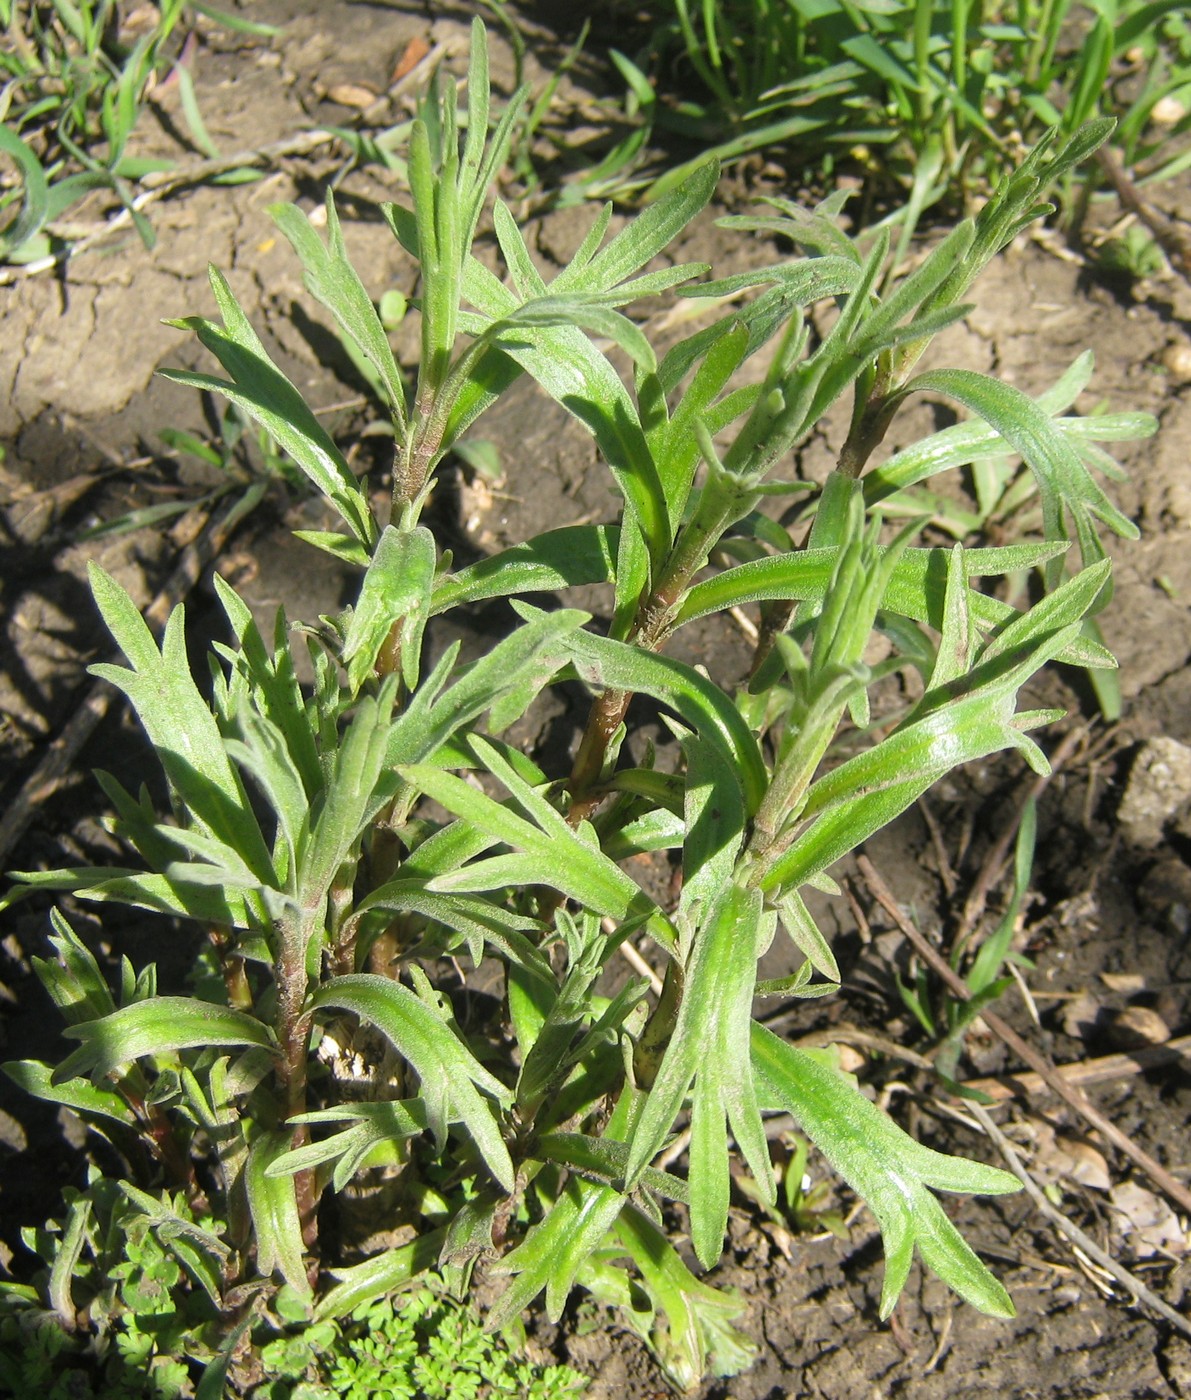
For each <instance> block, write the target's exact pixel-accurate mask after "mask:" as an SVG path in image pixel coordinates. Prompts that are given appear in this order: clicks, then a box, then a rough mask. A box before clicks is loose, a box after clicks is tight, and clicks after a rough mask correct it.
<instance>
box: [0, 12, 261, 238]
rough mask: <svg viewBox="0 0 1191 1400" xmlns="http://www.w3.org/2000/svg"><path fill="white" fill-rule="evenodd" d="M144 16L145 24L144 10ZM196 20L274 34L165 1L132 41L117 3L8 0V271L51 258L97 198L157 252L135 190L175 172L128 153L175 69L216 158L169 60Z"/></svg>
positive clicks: (3, 60) (0, 48) (188, 88)
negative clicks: (79, 213)
mask: <svg viewBox="0 0 1191 1400" xmlns="http://www.w3.org/2000/svg"><path fill="white" fill-rule="evenodd" d="M137 13H138V16H140V17H141V18H142V19H143V18H144V13H145V7H142V9H141V10H138V12H137ZM193 14H204V15H208V16H210V17H211V18H213V19H216V20H217V21H218V22H219V23H220V24H223V25H226V26H228V27H229V28H234V29H245V30H250V31H252V32H254V33H262V34H263V33H269V34H271V33H274V32H275V31H274V30H273V29H271V28H269V27H268V26H263V25H256V24H252V23H250V22H249V21H247V20H244V19H242V18H240V17H239V16H237V15H232V14H225V13H223V12H222V11H219V10H216V9H214V8H212V7H211V6H209V5H206V4H201V3H197V0H158V4H157V5H156V15H155V17H154V18H153V20H152V23H151V24H150V25H149V26H148V28H146V29H144V30H143V32H141V33H140V35H139V37H137V38H135V39H133V37H132V35H131V34H126V33H125V29H124V26H123V25H122V19H123V16H122V15H121V11H120V6H119V5H118V4H117V3H116V0H0V26H2V28H3V36H4V41H3V43H2V44H0V79H2V80H3V86H2V87H0V154H2V155H4V156H7V157H8V159H9V160H10V161H11V162H12V163H13V164H14V166H15V170H16V175H17V177H18V178H17V182H16V184H15V186H14V187H12V188H9V189H7V190H6V191H5V192H4V193H3V194H2V195H0V219H3V218H4V214H5V211H6V209H12V208H13V207H14V206H15V205H17V204H18V202H19V209H18V210H17V212H16V213H15V214H13V215H12V217H11V218H9V219H7V221H6V222H4V224H3V226H0V262H3V261H8V262H31V261H33V260H35V259H38V258H41V257H44V256H45V255H46V253H48V252H49V251H50V250H51V248H52V246H53V231H54V230H55V229H57V228H58V227H59V225H60V223H61V221H63V220H64V219H65V216H66V215H67V214H68V212H69V211H70V209H71V208H72V207H73V206H74V205H76V204H77V203H78V202H79V200H81V199H82V198H83V197H84V196H85V195H87V194H88V193H90V192H91V191H92V190H96V189H106V190H110V191H111V192H112V193H113V194H114V195H115V196H116V197H117V198H118V199H119V200H120V202H121V203H122V204H123V206H124V208H125V209H126V210H127V211H128V213H129V215H130V216H131V219H132V222H133V224H134V226H135V227H136V229H137V231H138V233H139V234H140V236H141V238H142V240H143V241H144V243H145V246H146V247H152V246H153V239H154V235H153V229H152V226H151V225H150V223H149V221H148V219H147V218H146V216H145V215H144V214H143V213H142V212H141V211H140V209H139V208H138V207H137V203H136V199H135V196H134V192H133V185H134V182H135V181H136V180H138V179H139V178H140V177H141V176H143V175H145V174H148V173H149V172H150V171H159V170H163V169H169V164H168V162H166V163H162V162H160V161H151V160H145V159H141V158H139V157H133V156H130V155H129V154H128V151H127V148H128V142H129V138H130V137H131V136H132V132H133V128H134V127H135V126H136V123H137V120H138V118H139V116H140V113H141V110H142V108H143V106H144V102H145V99H146V96H147V93H148V92H149V90H150V88H151V86H152V84H153V83H154V82H156V81H157V79H158V78H159V77H160V76H161V74H162V73H163V72H164V70H165V69H166V68H167V67H168V66H170V65H171V64H173V72H174V74H175V76H176V78H177V81H178V83H179V85H180V88H181V93H182V101H183V110H184V114H185V117H186V121H187V123H188V124H189V126H190V128H191V131H192V132H193V133H194V136H195V140H196V142H197V143H198V144H199V145H200V146H202V147H203V148H204V149H206V150H208V153H210V138H209V137H208V136H207V134H206V131H205V129H204V127H203V124H202V119H201V116H200V115H199V111H198V105H197V103H196V102H195V98H194V89H193V85H192V82H191V78H190V74H189V72H188V71H187V69H186V67H185V65H184V64H183V63H181V62H177V63H175V62H174V60H173V59H171V58H170V57H168V53H169V52H170V41H171V38H173V37H174V35H175V31H179V32H180V28H181V26H183V24H184V21H185V20H186V19H187V18H188V16H190V15H193ZM241 174H243V172H230V178H238V177H239V176H240V175H241ZM247 174H248V175H249V176H250V177H251V178H256V175H255V173H252V172H247Z"/></svg>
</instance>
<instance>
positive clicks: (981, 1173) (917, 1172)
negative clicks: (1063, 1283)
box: [751, 1022, 1020, 1317]
mask: <svg viewBox="0 0 1191 1400" xmlns="http://www.w3.org/2000/svg"><path fill="white" fill-rule="evenodd" d="M751 1053H752V1061H753V1069H754V1072H755V1074H756V1082H757V1089H758V1093H759V1094H760V1095H761V1099H762V1102H763V1103H764V1105H765V1106H766V1107H767V1108H774V1109H779V1108H780V1109H782V1110H784V1111H786V1112H788V1113H791V1114H792V1115H793V1116H794V1118H795V1119H796V1120H797V1122H798V1124H799V1126H800V1127H801V1128H802V1130H803V1131H804V1132H805V1133H806V1134H807V1136H808V1137H809V1138H810V1139H811V1140H812V1142H814V1144H815V1146H816V1147H818V1149H819V1151H820V1152H822V1153H823V1155H824V1157H826V1158H827V1160H828V1162H830V1163H831V1166H832V1167H833V1168H834V1170H835V1171H837V1172H838V1173H839V1174H840V1176H842V1177H843V1179H844V1180H845V1181H846V1182H847V1183H848V1185H849V1186H851V1187H852V1189H853V1190H854V1191H855V1192H856V1193H857V1194H858V1195H859V1196H860V1197H861V1198H862V1199H863V1200H864V1201H865V1203H866V1204H867V1205H868V1207H869V1209H870V1210H871V1211H872V1212H873V1214H874V1215H875V1216H876V1218H877V1224H878V1225H879V1226H880V1228H881V1236H882V1239H883V1241H884V1245H885V1282H884V1286H883V1288H882V1290H881V1316H882V1317H888V1316H889V1314H890V1313H891V1312H892V1311H893V1307H894V1304H895V1303H896V1302H897V1299H898V1296H899V1295H900V1293H901V1290H902V1288H903V1286H904V1285H905V1281H906V1277H907V1276H908V1274H909V1270H910V1263H911V1260H912V1257H913V1252H914V1247H915V1245H917V1247H918V1249H919V1250H920V1252H921V1253H922V1257H923V1260H924V1262H925V1263H926V1264H927V1265H928V1266H929V1267H930V1268H932V1269H934V1271H935V1272H936V1273H937V1274H938V1275H939V1277H940V1278H941V1279H943V1281H944V1282H945V1283H947V1284H949V1285H950V1286H951V1287H952V1288H953V1289H955V1291H956V1292H957V1293H958V1294H959V1295H960V1297H962V1298H964V1299H966V1300H967V1301H968V1302H970V1303H972V1304H973V1305H974V1306H975V1307H978V1308H979V1309H980V1310H981V1311H982V1312H986V1313H990V1314H992V1315H993V1316H994V1317H1013V1316H1014V1315H1015V1310H1014V1307H1013V1303H1012V1301H1011V1299H1010V1298H1009V1295H1008V1294H1007V1293H1006V1292H1005V1290H1004V1288H1002V1287H1001V1285H1000V1284H999V1283H998V1282H997V1281H996V1279H995V1278H994V1277H993V1276H992V1274H991V1273H989V1271H988V1269H987V1268H986V1267H985V1266H984V1265H983V1264H982V1263H981V1262H980V1260H979V1259H978V1258H977V1256H976V1255H975V1253H974V1252H973V1251H972V1250H971V1248H970V1247H969V1246H968V1245H967V1244H966V1243H965V1242H964V1240H963V1238H962V1237H961V1236H960V1234H959V1232H958V1231H957V1230H956V1228H955V1226H954V1225H952V1224H951V1222H950V1220H948V1219H947V1217H946V1215H944V1213H943V1210H942V1208H941V1207H940V1206H939V1203H938V1202H937V1201H936V1200H935V1199H934V1197H933V1196H932V1195H931V1194H930V1190H928V1189H927V1188H931V1189H933V1190H936V1191H965V1192H969V1191H978V1192H982V1193H987V1194H994V1195H1002V1194H1005V1193H1008V1192H1012V1191H1017V1190H1020V1183H1019V1182H1018V1180H1017V1178H1016V1177H1015V1176H1012V1175H1010V1173H1009V1172H1004V1171H1000V1170H999V1169H998V1168H996V1167H986V1166H983V1165H982V1164H981V1163H978V1162H970V1161H966V1160H964V1159H963V1158H959V1157H949V1156H947V1155H946V1154H944V1153H941V1152H934V1151H932V1150H931V1149H930V1148H927V1147H922V1146H921V1145H920V1144H918V1143H916V1142H915V1141H914V1140H913V1139H912V1138H910V1137H908V1136H907V1135H906V1134H905V1133H904V1132H902V1130H901V1129H900V1128H899V1127H898V1126H897V1124H896V1123H894V1121H893V1120H892V1118H890V1117H889V1116H888V1114H885V1113H882V1112H881V1110H880V1109H878V1108H877V1107H876V1105H875V1104H872V1103H870V1102H869V1100H868V1099H866V1098H865V1097H864V1095H863V1094H861V1093H860V1091H859V1090H858V1089H857V1088H856V1087H855V1085H854V1084H853V1083H852V1082H850V1081H849V1080H848V1079H847V1078H846V1077H845V1076H844V1075H842V1074H840V1073H839V1072H838V1071H836V1070H833V1069H830V1068H828V1066H827V1065H825V1064H824V1063H823V1062H822V1061H821V1060H820V1059H818V1058H816V1057H815V1056H813V1055H810V1054H808V1053H807V1052H806V1051H803V1050H798V1049H796V1048H795V1047H794V1046H792V1045H787V1044H786V1043H785V1042H784V1041H782V1040H780V1039H779V1038H778V1037H777V1036H775V1035H774V1034H773V1032H772V1031H768V1030H766V1029H765V1028H764V1027H763V1026H760V1025H758V1024H757V1023H756V1022H754V1023H753V1025H752V1030H751Z"/></svg>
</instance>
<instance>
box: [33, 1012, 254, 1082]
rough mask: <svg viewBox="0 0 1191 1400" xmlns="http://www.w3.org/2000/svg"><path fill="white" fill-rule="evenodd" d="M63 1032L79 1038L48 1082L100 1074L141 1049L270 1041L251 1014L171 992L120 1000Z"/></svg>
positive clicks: (157, 1051)
mask: <svg viewBox="0 0 1191 1400" xmlns="http://www.w3.org/2000/svg"><path fill="white" fill-rule="evenodd" d="M63 1034H64V1035H66V1036H69V1037H70V1039H72V1040H81V1041H82V1042H83V1043H82V1045H80V1046H79V1048H78V1049H77V1050H75V1051H74V1052H73V1053H72V1054H70V1055H68V1056H67V1057H66V1059H65V1060H63V1061H62V1063H61V1064H60V1065H59V1066H58V1068H57V1069H56V1070H55V1071H54V1076H53V1082H54V1084H62V1083H65V1082H67V1081H68V1080H70V1079H72V1078H73V1077H74V1076H75V1075H76V1074H90V1075H92V1076H93V1077H95V1078H100V1077H101V1076H103V1075H105V1074H110V1073H111V1072H112V1070H114V1069H116V1068H117V1067H118V1066H119V1065H123V1064H128V1063H129V1062H131V1061H132V1060H138V1059H140V1058H142V1057H143V1056H146V1055H167V1054H176V1053H177V1052H178V1051H179V1050H192V1049H194V1048H196V1047H198V1046H210V1045H261V1046H265V1047H272V1045H273V1043H274V1042H273V1035H272V1032H271V1031H270V1030H269V1029H268V1027H267V1026H265V1025H264V1024H263V1022H261V1021H258V1020H257V1018H256V1017H255V1016H250V1015H248V1014H247V1013H246V1012H243V1011H233V1010H232V1009H231V1008H230V1007H226V1006H216V1005H215V1004H214V1003H213V1002H206V1001H198V1000H197V999H196V998H194V997H172V996H158V997H154V998H153V999H152V1000H150V1001H138V1002H134V1003H133V1004H132V1005H131V1006H122V1007H121V1008H120V1009H119V1010H118V1011H113V1012H111V1014H110V1015H107V1016H104V1017H102V1018H101V1019H100V1020H97V1021H82V1022H80V1023H79V1024H78V1025H74V1026H67V1027H66V1028H65V1029H64V1031H63Z"/></svg>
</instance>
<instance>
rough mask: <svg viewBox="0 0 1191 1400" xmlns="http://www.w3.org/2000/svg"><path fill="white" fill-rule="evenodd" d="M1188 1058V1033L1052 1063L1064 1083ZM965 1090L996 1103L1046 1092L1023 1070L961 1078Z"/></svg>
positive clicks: (1105, 1079) (1098, 1080) (1099, 1080)
mask: <svg viewBox="0 0 1191 1400" xmlns="http://www.w3.org/2000/svg"><path fill="white" fill-rule="evenodd" d="M1179 1060H1183V1061H1188V1060H1191V1035H1184V1036H1180V1037H1179V1038H1178V1039H1177V1040H1168V1041H1167V1042H1166V1043H1165V1044H1164V1045H1147V1046H1144V1047H1143V1048H1141V1049H1138V1050H1131V1051H1129V1052H1128V1053H1126V1054H1122V1055H1101V1056H1100V1057H1099V1058H1098V1059H1095V1060H1075V1061H1074V1062H1073V1063H1071V1064H1067V1065H1056V1066H1055V1073H1056V1074H1058V1075H1060V1076H1061V1077H1062V1078H1063V1079H1064V1080H1065V1081H1066V1082H1067V1083H1068V1084H1076V1085H1082V1084H1107V1083H1110V1082H1111V1081H1112V1080H1114V1079H1126V1078H1128V1077H1130V1076H1131V1075H1134V1074H1142V1073H1144V1072H1145V1071H1146V1070H1147V1069H1157V1068H1158V1067H1159V1066H1160V1065H1170V1064H1174V1063H1176V1062H1177V1061H1179ZM963 1087H964V1088H965V1089H973V1090H975V1091H976V1093H978V1094H985V1095H987V1097H988V1098H990V1099H995V1100H996V1101H997V1102H998V1103H1004V1102H1005V1101H1006V1100H1007V1099H1012V1098H1018V1097H1021V1098H1034V1097H1035V1095H1037V1094H1043V1093H1045V1092H1046V1089H1047V1085H1046V1081H1045V1080H1044V1079H1043V1078H1042V1076H1041V1075H1040V1074H1036V1073H1035V1072H1033V1071H1032V1070H1027V1071H1026V1072H1024V1073H1022V1074H996V1075H989V1076H987V1077H985V1078H983V1079H965V1080H964V1081H963Z"/></svg>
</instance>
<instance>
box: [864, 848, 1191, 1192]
mask: <svg viewBox="0 0 1191 1400" xmlns="http://www.w3.org/2000/svg"><path fill="white" fill-rule="evenodd" d="M857 864H858V865H859V867H860V873H861V875H862V876H863V877H864V880H865V882H866V884H867V885H868V887H869V890H870V891H871V892H872V894H873V897H874V898H875V899H876V901H877V903H878V904H880V906H881V908H882V909H884V910H885V912H886V913H887V914H888V915H889V917H890V918H891V919H892V920H893V921H894V923H895V924H896V925H897V926H898V928H899V929H900V930H901V932H902V933H903V934H904V935H905V937H906V939H907V940H908V941H909V943H910V945H911V946H912V947H913V949H914V951H915V952H916V953H917V954H918V956H919V957H920V958H921V959H922V960H923V962H925V963H926V964H927V966H928V967H929V968H930V969H931V970H932V971H933V972H934V973H935V974H936V975H937V976H939V977H941V978H942V979H943V981H944V982H945V983H946V984H947V987H948V990H949V991H951V992H952V993H953V995H955V996H957V997H959V999H960V1000H961V1001H970V1000H971V996H972V994H971V992H969V991H968V988H967V986H966V985H965V984H964V981H963V979H962V978H961V977H959V976H958V974H957V973H955V972H954V971H953V970H952V968H951V967H950V965H949V964H948V963H947V961H946V959H944V958H942V957H941V956H940V955H939V953H938V952H937V951H936V950H935V949H934V948H932V947H931V945H930V944H929V943H928V942H927V941H926V939H925V938H923V936H922V934H921V933H919V931H918V929H917V928H915V926H914V924H913V923H912V922H911V920H910V919H908V918H907V917H906V916H905V914H903V913H902V911H901V908H900V907H899V905H898V903H897V901H896V900H895V899H894V897H893V894H892V892H891V891H890V889H889V887H888V885H886V883H885V881H884V880H882V879H881V877H880V875H878V873H877V871H876V869H875V868H874V866H873V863H872V861H870V860H869V859H868V857H867V856H861V857H860V858H859V860H858V862H857ZM980 1014H981V1018H982V1019H983V1021H984V1023H985V1025H986V1026H987V1027H988V1028H989V1030H990V1031H992V1033H993V1034H994V1035H995V1036H996V1037H997V1038H998V1039H999V1040H1002V1041H1004V1043H1005V1044H1006V1045H1007V1046H1008V1047H1009V1048H1010V1050H1012V1051H1013V1053H1014V1054H1015V1055H1017V1056H1018V1057H1019V1058H1020V1059H1022V1060H1024V1061H1025V1063H1026V1064H1028V1065H1029V1066H1030V1068H1031V1069H1032V1070H1034V1072H1035V1073H1036V1074H1038V1075H1039V1076H1040V1077H1041V1079H1042V1081H1043V1083H1044V1084H1045V1085H1046V1086H1047V1088H1048V1089H1052V1090H1053V1091H1054V1092H1055V1093H1056V1094H1058V1096H1059V1097H1060V1098H1061V1099H1062V1100H1063V1101H1064V1102H1065V1103H1067V1104H1069V1105H1070V1107H1071V1108H1073V1109H1074V1110H1075V1111H1076V1113H1078V1114H1079V1115H1080V1117H1081V1118H1083V1119H1084V1120H1085V1121H1086V1122H1088V1123H1090V1124H1091V1125H1092V1127H1094V1128H1096V1129H1097V1130H1098V1131H1099V1132H1100V1133H1101V1134H1102V1135H1103V1136H1104V1137H1105V1138H1106V1139H1107V1140H1108V1141H1109V1142H1111V1143H1112V1145H1113V1146H1114V1147H1115V1148H1117V1149H1118V1150H1119V1151H1121V1152H1123V1153H1124V1154H1125V1156H1126V1157H1128V1158H1129V1159H1130V1161H1132V1162H1134V1163H1135V1164H1136V1165H1137V1166H1138V1167H1140V1168H1141V1170H1142V1171H1143V1172H1145V1174H1146V1175H1147V1176H1148V1177H1149V1178H1150V1180H1151V1181H1152V1182H1153V1183H1154V1184H1155V1185H1156V1186H1157V1187H1158V1188H1159V1189H1160V1190H1161V1191H1163V1192H1164V1193H1165V1194H1166V1196H1167V1197H1168V1198H1169V1199H1170V1200H1171V1201H1173V1202H1175V1204H1176V1205H1177V1206H1178V1207H1179V1209H1180V1210H1182V1211H1185V1212H1187V1213H1188V1214H1191V1190H1188V1189H1187V1187H1186V1186H1184V1185H1183V1184H1182V1182H1181V1181H1176V1180H1175V1178H1174V1177H1173V1176H1171V1174H1170V1173H1169V1172H1168V1171H1167V1170H1166V1168H1165V1167H1164V1166H1162V1164H1161V1163H1160V1162H1156V1161H1155V1160H1154V1158H1153V1157H1151V1156H1150V1154H1149V1153H1148V1152H1146V1151H1145V1150H1144V1149H1143V1148H1141V1147H1139V1146H1138V1145H1137V1144H1136V1143H1135V1142H1134V1141H1133V1140H1132V1139H1131V1138H1129V1137H1126V1135H1125V1134H1124V1133H1123V1132H1122V1131H1121V1130H1120V1128H1118V1127H1117V1125H1116V1124H1115V1123H1114V1122H1113V1121H1112V1120H1111V1119H1109V1118H1106V1117H1105V1116H1104V1114H1103V1113H1101V1112H1100V1110H1099V1109H1098V1108H1097V1107H1096V1106H1095V1104H1093V1103H1092V1102H1091V1100H1090V1099H1089V1098H1088V1097H1087V1095H1086V1094H1085V1093H1084V1092H1083V1091H1082V1090H1081V1089H1079V1088H1077V1087H1076V1086H1075V1085H1073V1084H1071V1083H1069V1082H1068V1081H1067V1080H1066V1079H1064V1078H1063V1076H1062V1075H1061V1074H1060V1073H1059V1072H1058V1070H1056V1069H1055V1067H1054V1065H1052V1064H1051V1063H1050V1061H1049V1060H1047V1059H1046V1057H1045V1056H1044V1055H1041V1054H1040V1053H1039V1052H1038V1051H1037V1050H1035V1049H1034V1047H1033V1046H1032V1045H1029V1044H1028V1043H1027V1042H1026V1041H1024V1040H1023V1039H1022V1038H1021V1036H1020V1035H1018V1033H1017V1032H1016V1031H1015V1030H1014V1029H1013V1027H1012V1026H1010V1025H1008V1024H1006V1022H1004V1021H1002V1020H1001V1018H1000V1017H999V1016H998V1015H997V1014H996V1012H994V1011H989V1010H987V1009H985V1010H984V1011H982V1012H981V1013H980Z"/></svg>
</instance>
